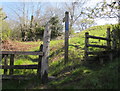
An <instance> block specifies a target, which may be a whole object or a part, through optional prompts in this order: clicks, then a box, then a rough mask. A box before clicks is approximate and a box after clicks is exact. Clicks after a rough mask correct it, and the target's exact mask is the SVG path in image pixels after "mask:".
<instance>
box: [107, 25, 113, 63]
mask: <svg viewBox="0 0 120 91" xmlns="http://www.w3.org/2000/svg"><path fill="white" fill-rule="evenodd" d="M110 37H111V36H110V28H109V27H108V28H107V38H108V40H107V47H108V48H107V50H108V51H109V50H111V43H110V41H111V38H110ZM109 59H110V61H112V60H113V54H112V52H111V51H110V52H109Z"/></svg>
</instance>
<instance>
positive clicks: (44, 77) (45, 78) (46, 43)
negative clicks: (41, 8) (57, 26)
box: [41, 23, 51, 83]
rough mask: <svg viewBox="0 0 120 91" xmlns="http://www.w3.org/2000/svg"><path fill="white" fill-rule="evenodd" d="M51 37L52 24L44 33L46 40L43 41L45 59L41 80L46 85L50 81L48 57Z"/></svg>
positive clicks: (43, 60)
mask: <svg viewBox="0 0 120 91" xmlns="http://www.w3.org/2000/svg"><path fill="white" fill-rule="evenodd" d="M50 37H51V29H50V24H49V23H47V25H46V27H45V31H44V37H43V38H44V39H43V53H44V55H43V57H42V62H41V80H42V83H46V82H47V81H48V57H49V43H50Z"/></svg>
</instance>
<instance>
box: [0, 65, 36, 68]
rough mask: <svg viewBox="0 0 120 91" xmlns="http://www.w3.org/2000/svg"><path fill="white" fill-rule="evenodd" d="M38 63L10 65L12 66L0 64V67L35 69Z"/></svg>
mask: <svg viewBox="0 0 120 91" xmlns="http://www.w3.org/2000/svg"><path fill="white" fill-rule="evenodd" d="M37 68H38V65H12V66H5V65H0V69H37Z"/></svg>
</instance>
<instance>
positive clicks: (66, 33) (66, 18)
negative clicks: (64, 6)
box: [64, 11, 69, 64]
mask: <svg viewBox="0 0 120 91" xmlns="http://www.w3.org/2000/svg"><path fill="white" fill-rule="evenodd" d="M68 48H69V12H67V11H66V12H65V55H64V59H65V64H66V63H67V62H68Z"/></svg>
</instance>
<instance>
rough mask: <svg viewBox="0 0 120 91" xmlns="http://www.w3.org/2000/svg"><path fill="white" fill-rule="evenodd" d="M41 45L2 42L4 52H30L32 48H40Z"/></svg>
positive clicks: (9, 41)
mask: <svg viewBox="0 0 120 91" xmlns="http://www.w3.org/2000/svg"><path fill="white" fill-rule="evenodd" d="M39 45H40V43H39V42H38V43H37V42H36V43H35V42H16V41H11V40H6V41H3V42H2V45H1V46H2V47H1V48H2V49H1V50H2V51H28V50H30V49H32V48H35V47H38V46H39Z"/></svg>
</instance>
